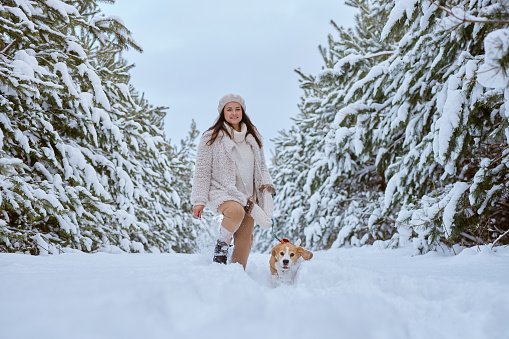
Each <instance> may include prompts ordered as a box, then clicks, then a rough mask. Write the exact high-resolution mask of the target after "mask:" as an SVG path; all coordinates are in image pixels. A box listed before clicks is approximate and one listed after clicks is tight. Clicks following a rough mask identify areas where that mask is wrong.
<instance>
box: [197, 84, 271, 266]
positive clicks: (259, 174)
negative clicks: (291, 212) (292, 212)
mask: <svg viewBox="0 0 509 339" xmlns="http://www.w3.org/2000/svg"><path fill="white" fill-rule="evenodd" d="M217 109H218V111H219V117H218V118H217V120H216V122H215V123H214V125H213V126H212V127H210V128H209V129H208V130H207V131H205V133H203V136H202V138H201V140H200V144H199V146H198V153H197V156H196V167H195V172H194V177H193V191H192V195H191V199H192V204H193V206H194V207H193V213H194V216H195V217H197V218H201V214H202V211H203V209H204V208H205V205H207V204H208V206H209V207H210V208H211V209H212V210H213V211H214V212H216V213H221V214H222V215H223V221H222V223H221V227H220V230H219V239H218V240H217V244H216V248H215V251H214V258H213V261H214V262H217V263H222V264H226V260H227V256H228V248H229V247H230V243H231V240H232V237H233V240H234V244H235V247H234V249H233V253H232V258H231V261H232V262H235V263H240V264H241V265H242V266H244V269H245V268H246V265H247V259H248V257H249V253H250V252H251V246H252V244H253V227H254V220H253V218H252V217H251V216H250V215H248V214H249V213H246V210H245V206H246V205H248V200H251V199H248V198H249V197H253V200H254V201H255V202H257V203H258V205H260V207H261V208H262V209H263V211H264V212H265V213H266V214H267V215H268V216H269V218H271V217H272V197H271V194H273V193H274V192H275V188H274V185H273V183H272V179H271V177H270V174H269V171H268V169H267V164H266V162H265V157H264V154H263V148H262V146H263V144H262V141H261V136H260V134H259V133H258V130H257V129H256V127H255V126H254V125H253V124H252V123H251V120H250V119H249V117H248V116H247V115H246V104H245V102H244V99H243V98H242V97H241V96H240V95H235V94H227V95H225V96H223V97H222V98H221V100H219V106H218V108H217ZM247 210H248V212H249V207H248V209H247Z"/></svg>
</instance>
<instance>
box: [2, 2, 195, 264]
mask: <svg viewBox="0 0 509 339" xmlns="http://www.w3.org/2000/svg"><path fill="white" fill-rule="evenodd" d="M0 13H1V15H0V18H1V19H0V20H2V25H1V26H0V30H1V33H2V34H1V36H0V49H1V50H2V52H1V54H0V74H1V78H0V127H1V135H0V142H1V144H2V148H1V154H0V157H1V162H0V166H1V168H0V175H1V177H0V189H1V192H2V194H1V202H0V203H1V209H2V219H3V221H2V223H1V224H0V249H1V250H2V251H22V252H27V251H29V252H31V253H34V254H35V253H58V252H59V251H60V250H61V249H64V248H77V249H80V250H83V251H93V250H96V249H98V248H100V247H105V246H107V245H115V246H118V247H120V248H122V249H124V250H125V251H134V252H143V251H147V250H148V251H172V250H178V251H184V250H190V245H189V242H188V241H185V240H184V239H183V238H182V237H191V238H192V236H193V232H192V231H189V226H192V225H190V223H192V221H191V220H190V217H186V215H189V213H188V212H189V211H186V210H185V208H189V206H185V204H182V203H181V202H182V201H187V199H185V197H186V194H188V192H186V190H185V189H182V187H183V185H182V181H183V180H187V177H188V175H189V173H188V172H186V170H184V169H185V168H189V160H188V159H187V158H186V157H185V154H184V156H183V154H179V153H178V151H177V150H176V149H174V148H173V147H171V146H170V145H169V144H168V143H167V142H166V141H165V140H164V134H163V132H162V128H163V116H164V108H163V107H152V106H151V105H150V104H148V102H146V100H144V99H143V98H142V97H140V96H139V95H138V94H137V92H136V91H135V90H134V89H133V88H132V87H130V86H129V85H128V83H129V69H130V68H131V67H132V66H131V65H129V64H128V63H127V62H126V60H125V59H124V58H123V57H122V51H124V50H126V49H127V48H130V47H131V48H135V49H137V50H140V51H141V48H140V47H139V45H138V44H137V43H136V42H135V41H134V40H133V39H132V37H131V34H130V32H129V30H128V29H127V28H126V27H125V26H124V25H123V23H122V21H121V20H120V19H119V18H117V17H109V18H106V17H104V16H103V15H101V14H100V12H99V10H98V6H97V3H96V1H93V0H91V1H69V2H66V3H64V2H61V1H58V0H55V1H51V2H45V1H25V0H20V1H3V2H2V5H1V6H0ZM191 134H192V135H191V136H190V138H189V140H187V144H186V147H184V148H183V149H182V150H181V152H184V153H185V152H189V150H190V147H192V146H193V140H194V138H195V137H196V132H195V131H192V132H191ZM191 229H193V228H191Z"/></svg>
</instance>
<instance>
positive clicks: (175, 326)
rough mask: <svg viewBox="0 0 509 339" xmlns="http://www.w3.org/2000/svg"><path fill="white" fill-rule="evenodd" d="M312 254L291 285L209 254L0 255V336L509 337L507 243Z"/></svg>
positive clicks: (261, 264) (253, 265) (260, 258)
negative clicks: (419, 252)
mask: <svg viewBox="0 0 509 339" xmlns="http://www.w3.org/2000/svg"><path fill="white" fill-rule="evenodd" d="M410 253H411V251H410V250H409V249H408V250H407V249H397V250H379V249H377V248H376V247H374V246H373V247H363V248H353V249H339V250H330V251H321V252H316V253H315V257H314V258H313V259H312V260H311V261H309V262H304V263H303V264H302V266H301V270H300V272H299V275H298V277H297V281H296V283H295V284H294V285H291V286H280V287H277V288H273V287H271V286H270V283H269V268H268V259H269V256H268V254H252V256H251V258H250V262H249V264H248V268H247V271H246V272H244V271H243V270H242V268H241V267H240V266H239V265H228V266H222V265H218V264H211V263H210V258H209V257H210V255H208V254H207V255H201V254H195V255H186V254H129V255H127V254H124V255H114V254H106V253H97V254H82V253H67V254H63V255H59V256H39V257H34V256H27V255H19V254H0V303H1V304H0V306H1V308H0V338H1V339H11V338H12V339H14V338H44V339H45V338H48V339H49V338H51V339H57V338H66V339H68V338H109V339H112V338H122V339H126V338H146V339H150V338H230V337H231V338H285V337H294V338H320V337H325V338H391V339H396V338H426V339H429V338H448V339H450V338H462V339H464V338H476V339H479V338H490V339H493V338H494V339H496V338H509V329H508V327H507V326H506V322H507V317H508V316H509V279H508V278H509V248H507V249H506V248H499V249H498V251H497V252H488V251H483V252H477V251H476V250H475V249H467V250H464V251H463V252H462V253H460V254H459V255H458V256H453V255H450V254H443V253H442V254H438V253H430V254H427V255H424V256H416V257H411V255H410Z"/></svg>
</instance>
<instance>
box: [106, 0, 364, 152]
mask: <svg viewBox="0 0 509 339" xmlns="http://www.w3.org/2000/svg"><path fill="white" fill-rule="evenodd" d="M101 6H102V8H103V11H104V12H105V14H106V15H118V16H120V17H121V18H122V19H123V20H124V23H125V24H126V26H127V27H128V28H129V29H130V30H131V31H132V32H133V37H134V39H135V40H136V41H137V42H138V43H139V44H141V46H142V47H143V49H144V52H143V53H141V54H140V53H138V52H135V51H130V52H128V54H127V59H128V60H129V61H130V62H133V63H135V64H136V67H135V68H134V69H133V70H132V71H131V74H132V80H131V82H132V84H133V85H134V86H135V88H136V89H137V90H138V91H140V92H145V97H146V98H147V99H148V100H149V102H150V103H152V104H153V105H162V106H168V107H169V110H168V114H167V117H166V120H165V125H166V126H165V132H166V136H167V138H168V139H171V142H172V143H173V144H180V140H181V139H182V138H184V137H185V136H186V135H187V133H188V132H189V126H190V124H191V120H192V119H194V120H195V121H196V123H197V126H198V129H199V130H200V132H203V131H205V130H206V129H207V128H209V127H210V126H211V125H212V124H213V123H214V121H215V119H216V118H217V116H218V112H217V104H218V101H219V99H220V98H221V97H222V96H223V95H224V94H226V93H235V94H240V95H241V96H242V97H243V98H244V99H245V101H246V106H247V110H246V112H247V114H248V115H249V117H250V118H251V120H252V121H253V123H254V124H255V126H257V127H258V129H259V130H260V132H261V134H262V136H263V138H264V141H265V144H266V154H267V156H270V154H271V153H272V151H273V148H274V144H273V143H272V142H271V141H270V139H272V138H275V137H277V135H278V131H280V130H282V129H288V128H289V127H290V126H291V124H292V121H291V119H290V118H291V117H294V116H296V115H297V113H298V112H299V111H298V107H297V104H298V103H299V100H300V97H301V95H302V91H301V89H300V88H299V81H298V79H299V77H298V75H297V73H295V72H294V69H296V68H301V69H302V70H303V71H304V72H306V73H311V74H316V73H317V72H318V71H319V70H320V69H321V67H322V65H323V62H322V59H321V56H320V53H319V52H318V45H326V43H327V36H328V35H329V34H330V33H334V30H333V27H332V25H331V24H330V20H331V19H332V20H334V21H335V22H336V23H337V24H338V25H340V26H352V25H353V21H354V18H353V17H354V14H355V11H354V10H353V9H352V8H350V7H348V6H346V5H344V1H343V0H256V1H240V0H220V1H210V0H165V1H163V0H160V1H156V0H145V1H143V2H142V3H141V2H140V1H134V0H117V3H115V4H114V5H105V4H101Z"/></svg>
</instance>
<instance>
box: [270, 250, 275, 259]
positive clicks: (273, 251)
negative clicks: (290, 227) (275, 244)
mask: <svg viewBox="0 0 509 339" xmlns="http://www.w3.org/2000/svg"><path fill="white" fill-rule="evenodd" d="M270 254H272V256H273V257H275V256H276V249H274V248H273V249H272V252H271V253H270Z"/></svg>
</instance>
